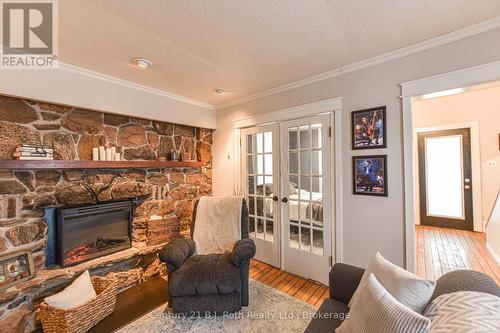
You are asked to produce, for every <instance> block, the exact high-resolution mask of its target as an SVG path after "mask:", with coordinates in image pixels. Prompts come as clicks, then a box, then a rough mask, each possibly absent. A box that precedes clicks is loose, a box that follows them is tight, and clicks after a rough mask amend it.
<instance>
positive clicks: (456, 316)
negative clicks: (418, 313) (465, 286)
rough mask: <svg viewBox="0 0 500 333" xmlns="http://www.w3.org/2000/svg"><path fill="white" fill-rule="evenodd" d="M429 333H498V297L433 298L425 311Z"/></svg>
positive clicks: (472, 293) (457, 295) (462, 294)
mask: <svg viewBox="0 0 500 333" xmlns="http://www.w3.org/2000/svg"><path fill="white" fill-rule="evenodd" d="M424 316H426V317H427V318H429V319H430V320H431V332H436V333H437V332H453V333H479V332H500V297H498V296H495V295H490V294H486V293H481V292H477V291H458V292H454V293H449V294H444V295H441V296H439V297H437V298H436V299H435V300H433V301H432V302H431V304H429V306H428V307H427V308H426V309H425V312H424Z"/></svg>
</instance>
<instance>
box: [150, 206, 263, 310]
mask: <svg viewBox="0 0 500 333" xmlns="http://www.w3.org/2000/svg"><path fill="white" fill-rule="evenodd" d="M242 205H243V206H242V212H241V238H242V239H241V240H239V241H237V242H236V243H235V244H234V246H233V250H232V251H231V252H226V253H223V254H208V255H197V254H196V244H195V242H194V241H193V240H191V239H188V238H178V239H174V240H172V241H170V242H169V243H168V244H167V245H166V246H165V247H164V248H163V249H162V250H161V251H160V260H161V261H163V262H165V263H166V265H167V274H168V301H169V306H170V307H171V308H173V310H174V311H175V312H179V313H188V314H205V313H206V312H209V313H212V314H220V313H223V312H236V311H239V310H241V307H242V306H247V305H248V302H249V296H248V282H249V270H250V259H251V258H252V257H253V256H255V244H254V242H253V240H251V239H249V238H248V207H247V204H246V202H245V200H243V203H242ZM197 206H198V202H196V203H195V206H194V213H193V221H192V225H191V235H193V232H194V224H195V222H196V210H197Z"/></svg>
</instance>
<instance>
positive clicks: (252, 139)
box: [240, 113, 333, 283]
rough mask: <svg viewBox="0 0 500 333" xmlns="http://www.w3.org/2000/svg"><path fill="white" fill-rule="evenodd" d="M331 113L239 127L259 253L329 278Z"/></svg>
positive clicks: (266, 259) (245, 186) (258, 256)
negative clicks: (240, 128)
mask: <svg viewBox="0 0 500 333" xmlns="http://www.w3.org/2000/svg"><path fill="white" fill-rule="evenodd" d="M330 126H331V114H330V113H327V114H321V115H315V116H307V117H302V118H297V119H293V120H287V121H282V122H276V123H274V124H267V125H260V126H253V127H249V128H245V129H242V130H241V134H240V135H241V140H240V141H241V154H242V185H243V187H242V189H243V193H242V194H243V195H244V197H245V199H246V200H247V202H248V207H249V216H250V217H249V229H250V230H249V231H250V233H249V235H250V237H251V238H252V239H253V240H254V241H255V244H256V247H257V253H256V259H257V260H260V261H262V262H265V263H267V264H269V265H272V266H274V267H279V268H283V269H284V270H285V271H288V272H291V273H294V274H296V275H299V276H302V277H307V278H310V279H313V280H316V281H320V282H323V283H325V282H326V280H327V277H328V272H329V270H330V262H331V259H330V258H331V253H332V222H333V220H332V205H331V204H330V203H331V201H332V200H331V195H332V194H331V192H332V191H331V184H332V182H331V173H332V172H331V170H332V163H331V161H332V151H331V136H330V135H331V134H330V133H331V128H330Z"/></svg>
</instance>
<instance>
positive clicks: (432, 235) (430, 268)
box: [416, 225, 500, 284]
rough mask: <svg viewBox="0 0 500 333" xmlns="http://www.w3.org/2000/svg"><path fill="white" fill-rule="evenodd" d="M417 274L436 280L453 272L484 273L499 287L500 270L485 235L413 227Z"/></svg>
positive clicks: (427, 227) (445, 229)
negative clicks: (488, 247) (458, 270)
mask: <svg viewBox="0 0 500 333" xmlns="http://www.w3.org/2000/svg"><path fill="white" fill-rule="evenodd" d="M416 246H417V274H418V275H419V276H421V277H425V278H427V279H433V280H436V279H438V278H439V277H440V276H442V275H443V274H446V273H447V272H449V271H452V270H456V269H472V270H476V271H480V272H484V273H486V274H488V275H489V276H491V277H492V278H493V279H494V280H495V281H496V283H498V284H500V267H499V265H498V264H497V263H496V262H495V259H494V258H493V256H492V255H491V254H490V253H489V251H488V249H487V248H486V238H485V234H484V233H480V232H472V231H464V230H455V229H447V228H436V227H429V226H420V225H418V226H416Z"/></svg>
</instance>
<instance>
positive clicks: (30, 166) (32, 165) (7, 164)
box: [0, 160, 203, 170]
mask: <svg viewBox="0 0 500 333" xmlns="http://www.w3.org/2000/svg"><path fill="white" fill-rule="evenodd" d="M202 166H203V163H201V162H197V161H193V162H174V161H166V162H161V161H109V162H101V161H69V160H41V161H40V160H38V161H29V160H22V161H19V160H0V170H2V169H3V170H6V169H7V170H41V169H148V168H201V167H202Z"/></svg>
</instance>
